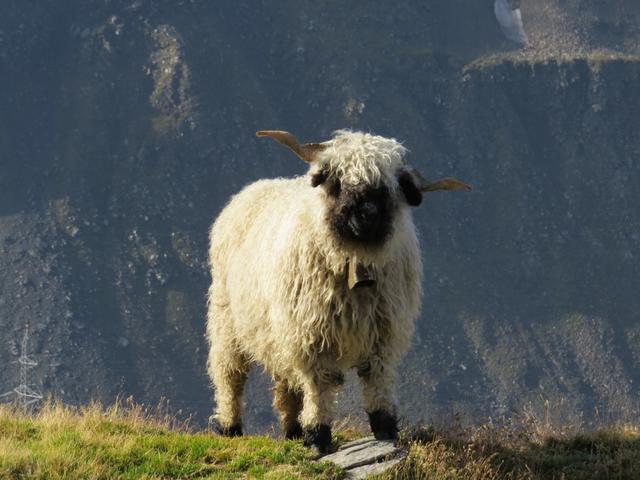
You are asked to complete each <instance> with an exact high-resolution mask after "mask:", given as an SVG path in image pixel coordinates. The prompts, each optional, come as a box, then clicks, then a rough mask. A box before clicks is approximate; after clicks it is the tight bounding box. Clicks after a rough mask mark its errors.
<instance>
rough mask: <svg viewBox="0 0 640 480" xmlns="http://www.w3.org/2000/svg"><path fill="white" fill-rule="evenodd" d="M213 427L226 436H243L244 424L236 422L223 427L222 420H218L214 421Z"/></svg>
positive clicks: (219, 433)
mask: <svg viewBox="0 0 640 480" xmlns="http://www.w3.org/2000/svg"><path fill="white" fill-rule="evenodd" d="M212 424H213V429H214V430H215V432H216V433H217V434H218V435H223V436H225V437H241V436H242V425H240V424H236V425H231V426H230V427H223V426H222V425H220V422H218V421H217V420H213V421H212Z"/></svg>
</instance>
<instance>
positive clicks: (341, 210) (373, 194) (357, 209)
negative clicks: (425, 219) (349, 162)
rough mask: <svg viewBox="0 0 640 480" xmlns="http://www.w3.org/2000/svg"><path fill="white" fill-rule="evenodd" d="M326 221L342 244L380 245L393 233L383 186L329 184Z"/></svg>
mask: <svg viewBox="0 0 640 480" xmlns="http://www.w3.org/2000/svg"><path fill="white" fill-rule="evenodd" d="M325 188H326V189H327V195H328V197H329V208H328V210H327V221H328V222H329V226H330V227H331V230H332V231H333V232H334V234H335V235H336V236H337V237H338V238H339V239H341V240H343V241H347V242H355V243H360V244H366V245H381V244H383V243H384V242H385V240H387V238H388V237H389V235H390V233H391V230H392V220H393V218H392V217H393V210H394V206H393V201H392V200H391V195H390V194H389V189H388V188H387V187H386V186H384V185H381V186H366V185H364V186H356V187H342V186H341V185H340V183H339V182H338V181H337V180H331V179H330V180H328V181H327V182H326V186H325Z"/></svg>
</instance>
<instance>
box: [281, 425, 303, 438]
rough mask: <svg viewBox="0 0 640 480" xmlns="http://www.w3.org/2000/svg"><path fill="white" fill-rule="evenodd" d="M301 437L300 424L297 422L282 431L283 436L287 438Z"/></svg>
mask: <svg viewBox="0 0 640 480" xmlns="http://www.w3.org/2000/svg"><path fill="white" fill-rule="evenodd" d="M302 437H303V432H302V426H301V425H300V423H299V422H296V423H294V424H293V425H289V426H288V427H287V429H286V430H285V432H284V438H286V439H287V440H297V439H299V438H302Z"/></svg>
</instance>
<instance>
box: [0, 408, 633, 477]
mask: <svg viewBox="0 0 640 480" xmlns="http://www.w3.org/2000/svg"><path fill="white" fill-rule="evenodd" d="M353 435H354V434H353V432H350V433H348V434H345V433H343V434H342V435H339V437H340V438H343V439H344V438H345V436H346V437H352V436H353ZM401 443H402V444H403V445H404V446H405V447H407V448H408V449H409V457H408V458H407V460H406V461H404V462H403V463H402V464H400V465H399V466H398V467H396V468H395V469H394V470H392V471H389V472H387V473H385V474H384V475H382V476H380V477H378V478H379V479H383V480H391V479H398V480H404V479H428V480H463V479H464V480H493V479H496V480H497V479H522V480H552V479H553V480H555V479H557V480H561V479H562V480H587V479H589V480H591V479H596V480H600V479H602V480H604V479H607V480H609V479H613V480H616V479H617V480H627V479H628V480H632V479H639V478H640V430H639V429H637V428H632V427H617V428H609V429H604V430H599V431H595V432H592V433H588V434H584V433H583V434H576V433H570V432H562V431H555V432H552V431H549V429H548V428H541V427H540V425H538V424H537V423H535V422H529V423H523V424H522V425H515V426H514V425H509V426H506V427H505V426H500V427H495V426H491V425H485V426H483V427H480V428H474V429H463V428H461V427H456V426H449V427H448V428H447V429H442V430H434V429H419V428H418V429H414V430H411V431H406V432H404V433H403V435H402V439H401ZM343 476H344V472H342V471H341V470H340V469H338V468H336V467H333V466H330V465H328V464H323V463H318V462H314V461H313V460H312V457H311V454H310V452H309V451H308V450H307V449H305V448H304V447H302V445H301V444H300V443H299V442H291V441H283V440H275V439H271V438H266V437H243V438H232V439H228V438H221V437H218V436H215V435H212V434H211V433H210V432H190V431H189V430H188V429H187V428H185V426H184V425H178V424H176V422H175V421H174V419H172V418H171V417H169V416H166V415H164V416H163V415H160V414H159V413H158V412H152V413H151V414H150V413H149V412H148V411H145V410H144V409H143V408H141V407H139V406H135V405H133V404H131V405H127V406H126V408H123V407H121V406H115V407H111V408H108V409H104V408H102V407H100V406H97V405H92V406H88V407H85V408H82V409H70V408H68V407H63V406H61V405H56V404H50V405H47V406H45V407H44V408H43V409H41V411H40V412H38V413H37V414H35V415H29V414H26V413H25V412H21V411H18V410H16V409H13V408H11V407H8V406H0V479H5V478H6V479H21V478H25V479H26V478H29V479H31V478H37V479H47V480H48V479H52V480H56V479H74V480H76V479H173V478H185V479H187V478H189V479H204V478H206V479H234V478H255V479H262V478H264V479H312V478H319V479H325V480H330V479H340V478H343Z"/></svg>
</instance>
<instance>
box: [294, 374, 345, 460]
mask: <svg viewBox="0 0 640 480" xmlns="http://www.w3.org/2000/svg"><path fill="white" fill-rule="evenodd" d="M342 383H344V375H343V374H342V373H341V372H339V371H335V372H334V371H328V370H322V371H315V372H314V373H313V375H309V376H306V378H305V379H304V381H303V382H302V390H303V402H302V412H301V414H300V420H301V422H302V428H303V432H304V444H305V445H306V446H308V447H311V448H313V449H314V450H316V451H317V453H319V454H322V455H324V454H327V453H330V451H331V422H332V420H333V415H334V406H335V397H336V390H337V387H338V386H339V385H342Z"/></svg>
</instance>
